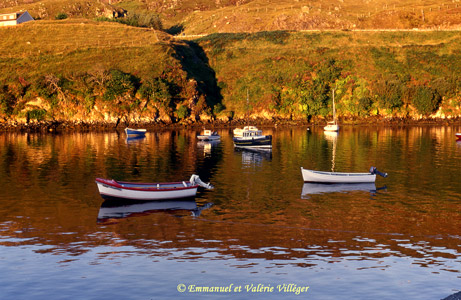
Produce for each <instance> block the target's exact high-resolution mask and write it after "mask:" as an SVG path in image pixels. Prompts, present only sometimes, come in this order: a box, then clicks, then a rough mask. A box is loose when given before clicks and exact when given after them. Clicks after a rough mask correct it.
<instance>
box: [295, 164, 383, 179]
mask: <svg viewBox="0 0 461 300" xmlns="http://www.w3.org/2000/svg"><path fill="white" fill-rule="evenodd" d="M301 173H302V175H303V180H304V182H318V183H366V182H375V180H376V174H378V175H381V176H383V177H387V173H381V172H379V171H378V170H377V169H376V168H375V167H371V168H370V172H368V173H342V172H323V171H314V170H308V169H304V168H303V167H301Z"/></svg>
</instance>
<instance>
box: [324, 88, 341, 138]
mask: <svg viewBox="0 0 461 300" xmlns="http://www.w3.org/2000/svg"><path fill="white" fill-rule="evenodd" d="M323 130H325V131H330V132H331V131H333V132H335V131H339V125H338V122H337V121H336V108H335V90H334V89H333V121H330V122H327V126H325V127H323Z"/></svg>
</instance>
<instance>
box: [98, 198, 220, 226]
mask: <svg viewBox="0 0 461 300" xmlns="http://www.w3.org/2000/svg"><path fill="white" fill-rule="evenodd" d="M212 205H213V204H212V203H206V204H205V205H202V206H197V203H196V202H195V198H194V197H191V198H183V199H178V200H165V201H162V200H160V201H159V200H156V201H127V200H105V201H104V202H103V203H102V204H101V207H100V208H99V213H98V219H97V222H98V223H107V222H111V221H114V219H123V218H129V217H137V216H144V215H149V214H152V213H158V212H170V213H171V212H174V213H176V212H180V211H189V212H191V215H192V216H194V217H199V216H200V214H201V212H202V210H204V209H207V208H209V207H211V206H212Z"/></svg>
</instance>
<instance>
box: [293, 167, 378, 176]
mask: <svg viewBox="0 0 461 300" xmlns="http://www.w3.org/2000/svg"><path fill="white" fill-rule="evenodd" d="M302 169H303V170H305V171H308V172H312V173H315V174H320V175H329V176H348V177H351V176H373V175H374V174H371V173H365V172H360V173H350V172H349V173H348V172H327V171H316V170H309V169H304V168H302Z"/></svg>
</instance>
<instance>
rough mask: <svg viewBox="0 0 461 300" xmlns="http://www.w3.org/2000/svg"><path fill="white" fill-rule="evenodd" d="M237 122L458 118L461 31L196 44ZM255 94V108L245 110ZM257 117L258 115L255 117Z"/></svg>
mask: <svg viewBox="0 0 461 300" xmlns="http://www.w3.org/2000/svg"><path fill="white" fill-rule="evenodd" d="M196 42H197V43H198V44H199V45H200V46H201V47H203V49H204V51H205V52H206V53H207V54H208V58H209V60H210V62H211V65H212V67H213V69H214V70H215V71H216V77H217V79H218V82H219V83H218V84H219V85H220V87H221V93H222V95H223V104H224V105H225V106H226V108H227V110H228V111H232V112H233V113H234V115H235V116H236V117H238V116H240V117H243V116H244V115H245V114H247V113H250V114H251V113H257V115H258V116H267V117H278V116H284V117H287V118H290V117H293V118H311V117H316V116H328V115H329V114H331V98H332V90H333V89H334V88H335V89H336V101H337V102H336V103H337V110H338V112H339V115H340V116H342V117H351V118H354V117H361V116H369V115H380V116H383V115H385V116H398V117H408V116H411V117H415V116H418V115H430V114H434V113H435V112H436V111H437V110H438V109H439V108H441V109H440V110H439V115H441V114H445V115H452V116H459V114H460V104H461V102H460V100H461V99H460V94H461V93H460V91H461V84H460V82H461V80H460V79H461V51H460V49H461V37H460V35H459V32H456V31H455V32H326V33H320V32H297V33H296V32H294V33H290V32H284V31H279V32H260V33H254V34H241V33H240V34H239V33H237V34H215V35H211V36H207V37H203V38H201V39H198V40H197V41H196ZM247 92H248V94H249V98H250V100H249V106H248V105H247V103H246V98H247ZM255 116H256V114H255Z"/></svg>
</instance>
